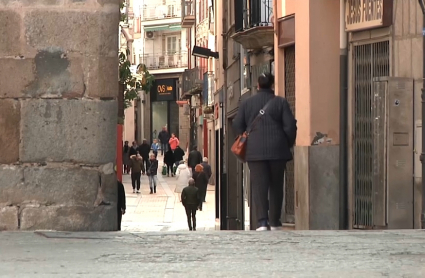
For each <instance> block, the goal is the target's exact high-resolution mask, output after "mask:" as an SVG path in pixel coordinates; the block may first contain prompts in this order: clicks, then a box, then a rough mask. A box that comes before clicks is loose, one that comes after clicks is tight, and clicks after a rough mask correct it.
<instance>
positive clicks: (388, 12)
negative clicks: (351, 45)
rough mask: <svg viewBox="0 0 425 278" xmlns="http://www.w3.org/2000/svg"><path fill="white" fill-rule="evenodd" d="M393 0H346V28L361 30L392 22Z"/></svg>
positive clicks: (347, 29) (383, 25) (385, 25)
mask: <svg viewBox="0 0 425 278" xmlns="http://www.w3.org/2000/svg"><path fill="white" fill-rule="evenodd" d="M392 13H393V0H346V2H345V30H346V31H348V32H351V31H360V30H367V29H373V28H380V27H388V26H391V24H392Z"/></svg>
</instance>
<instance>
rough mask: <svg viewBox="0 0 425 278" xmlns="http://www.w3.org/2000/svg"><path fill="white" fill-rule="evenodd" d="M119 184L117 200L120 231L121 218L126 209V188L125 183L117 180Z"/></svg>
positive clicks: (119, 229) (119, 227) (119, 228)
mask: <svg viewBox="0 0 425 278" xmlns="http://www.w3.org/2000/svg"><path fill="white" fill-rule="evenodd" d="M117 185H118V201H117V215H118V231H121V220H122V216H123V215H124V214H125V210H126V205H125V190H124V185H123V184H122V183H121V182H120V181H117Z"/></svg>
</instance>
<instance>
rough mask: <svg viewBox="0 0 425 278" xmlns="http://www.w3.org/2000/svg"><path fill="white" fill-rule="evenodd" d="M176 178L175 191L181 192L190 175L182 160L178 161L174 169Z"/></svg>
mask: <svg viewBox="0 0 425 278" xmlns="http://www.w3.org/2000/svg"><path fill="white" fill-rule="evenodd" d="M176 178H177V184H176V189H175V192H176V193H182V191H183V188H185V187H186V186H187V184H188V182H189V179H190V178H191V177H190V171H189V168H188V167H187V165H186V164H185V163H184V161H183V160H182V161H180V165H179V167H177V170H176ZM179 198H180V194H179ZM180 202H181V198H180Z"/></svg>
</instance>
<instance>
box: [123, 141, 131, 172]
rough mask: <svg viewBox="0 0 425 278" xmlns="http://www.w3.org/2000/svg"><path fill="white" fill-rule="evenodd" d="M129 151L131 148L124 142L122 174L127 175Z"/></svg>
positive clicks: (128, 170)
mask: <svg viewBox="0 0 425 278" xmlns="http://www.w3.org/2000/svg"><path fill="white" fill-rule="evenodd" d="M130 149H131V147H130V146H129V145H128V141H125V142H124V147H123V148H122V163H123V165H124V167H123V173H124V174H127V175H128V174H130V166H129V164H130Z"/></svg>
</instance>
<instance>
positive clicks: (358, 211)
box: [274, 0, 423, 229]
mask: <svg viewBox="0 0 425 278" xmlns="http://www.w3.org/2000/svg"><path fill="white" fill-rule="evenodd" d="M422 19H423V15H422V12H421V10H420V6H419V4H418V1H415V0H408V1H399V0H396V1H386V0H373V1H352V0H342V1H340V2H337V1H311V0H302V1H298V0H296V1H295V0H286V1H275V20H274V26H275V45H274V47H275V49H274V52H275V74H276V87H275V88H276V92H277V94H279V95H282V96H286V98H287V99H288V101H289V103H290V104H291V106H292V107H293V108H294V111H295V116H296V118H297V121H298V137H297V142H296V146H295V148H294V161H293V163H294V166H293V167H294V168H293V169H294V172H293V173H291V172H290V171H288V172H287V175H288V176H289V175H291V174H292V175H293V181H294V185H293V186H294V199H293V201H294V210H295V225H296V228H297V229H340V228H341V229H345V228H348V229H356V228H357V229H362V228H366V229H371V228H390V229H391V228H418V227H420V212H421V199H422V198H421V196H422V195H421V194H422V191H421V190H420V181H421V173H420V161H419V154H420V150H421V145H420V144H421V138H420V134H421V117H420V111H421V109H420V92H421V88H422V74H423V71H422ZM288 185H291V184H290V183H287V184H286V186H288ZM286 192H287V191H286ZM286 199H287V198H286Z"/></svg>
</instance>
